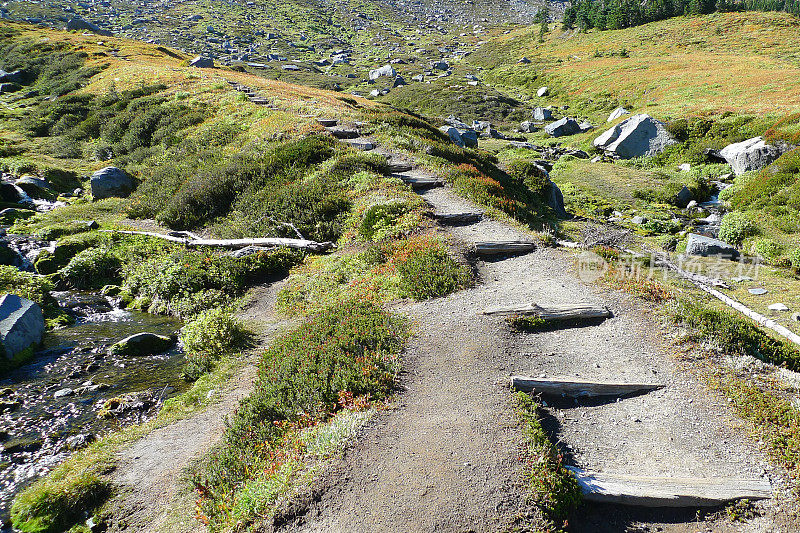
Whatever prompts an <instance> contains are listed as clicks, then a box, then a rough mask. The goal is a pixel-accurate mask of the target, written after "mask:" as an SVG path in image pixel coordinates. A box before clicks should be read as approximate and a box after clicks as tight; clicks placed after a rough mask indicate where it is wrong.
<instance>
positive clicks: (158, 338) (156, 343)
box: [108, 332, 175, 355]
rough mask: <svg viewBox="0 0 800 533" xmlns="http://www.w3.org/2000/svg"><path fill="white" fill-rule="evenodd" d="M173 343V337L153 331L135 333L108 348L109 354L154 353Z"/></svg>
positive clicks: (166, 348)
mask: <svg viewBox="0 0 800 533" xmlns="http://www.w3.org/2000/svg"><path fill="white" fill-rule="evenodd" d="M174 344H175V339H174V338H173V337H167V336H166V335H157V334H155V333H146V332H145V333H136V334H135V335H131V336H130V337H126V338H124V339H122V340H121V341H119V342H118V343H116V344H114V345H112V346H111V348H109V349H108V353H110V354H111V355H154V354H158V353H161V352H164V351H166V350H168V349H170V348H171V347H172V346H173V345H174Z"/></svg>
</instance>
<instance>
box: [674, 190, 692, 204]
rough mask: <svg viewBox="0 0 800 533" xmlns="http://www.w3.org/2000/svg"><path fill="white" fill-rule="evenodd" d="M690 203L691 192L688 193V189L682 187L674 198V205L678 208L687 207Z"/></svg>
mask: <svg viewBox="0 0 800 533" xmlns="http://www.w3.org/2000/svg"><path fill="white" fill-rule="evenodd" d="M691 201H692V191H690V190H689V188H688V187H686V185H684V186H683V188H682V189H681V190H680V192H678V194H677V195H676V196H675V203H676V204H677V206H678V207H687V206H688V205H689V202H691Z"/></svg>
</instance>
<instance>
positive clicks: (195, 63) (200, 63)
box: [189, 56, 214, 68]
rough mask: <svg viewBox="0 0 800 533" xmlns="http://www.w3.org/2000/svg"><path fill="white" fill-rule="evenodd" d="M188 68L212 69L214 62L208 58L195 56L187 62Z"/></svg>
mask: <svg viewBox="0 0 800 533" xmlns="http://www.w3.org/2000/svg"><path fill="white" fill-rule="evenodd" d="M189 66H190V67H195V68H214V60H213V59H211V58H210V57H203V56H197V57H195V58H194V59H192V60H191V61H190V62H189Z"/></svg>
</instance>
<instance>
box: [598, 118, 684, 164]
mask: <svg viewBox="0 0 800 533" xmlns="http://www.w3.org/2000/svg"><path fill="white" fill-rule="evenodd" d="M675 143H676V141H675V139H674V138H673V137H672V135H670V133H669V132H668V131H667V130H666V128H665V127H664V123H662V122H659V121H658V120H655V119H654V118H652V117H651V116H650V115H646V114H640V115H634V116H632V117H631V118H629V119H627V120H624V121H623V122H620V123H619V124H617V125H616V126H614V127H613V128H611V129H610V130H608V131H606V132H605V133H603V134H602V135H600V136H599V137H597V138H596V139H595V140H594V145H595V146H596V147H597V148H600V149H603V150H605V151H607V152H611V153H612V154H614V155H616V156H618V157H621V158H623V159H630V158H633V157H642V156H647V157H649V156H653V155H655V154H657V153H659V152H661V151H663V150H664V148H666V147H667V146H670V145H672V144H675Z"/></svg>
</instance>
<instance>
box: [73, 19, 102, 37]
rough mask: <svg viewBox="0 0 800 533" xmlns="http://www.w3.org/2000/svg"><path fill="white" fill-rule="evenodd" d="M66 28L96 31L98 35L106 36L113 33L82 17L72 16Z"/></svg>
mask: <svg viewBox="0 0 800 533" xmlns="http://www.w3.org/2000/svg"><path fill="white" fill-rule="evenodd" d="M64 29H65V30H67V31H73V30H74V31H90V32H92V33H96V34H97V35H104V36H106V37H110V36H111V35H113V34H112V33H111V32H110V31H108V30H104V29H102V28H101V27H99V26H97V25H96V24H92V23H91V22H88V21H86V20H83V19H82V18H80V17H72V18H71V19H69V20H68V21H67V26H66V27H65V28H64Z"/></svg>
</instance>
